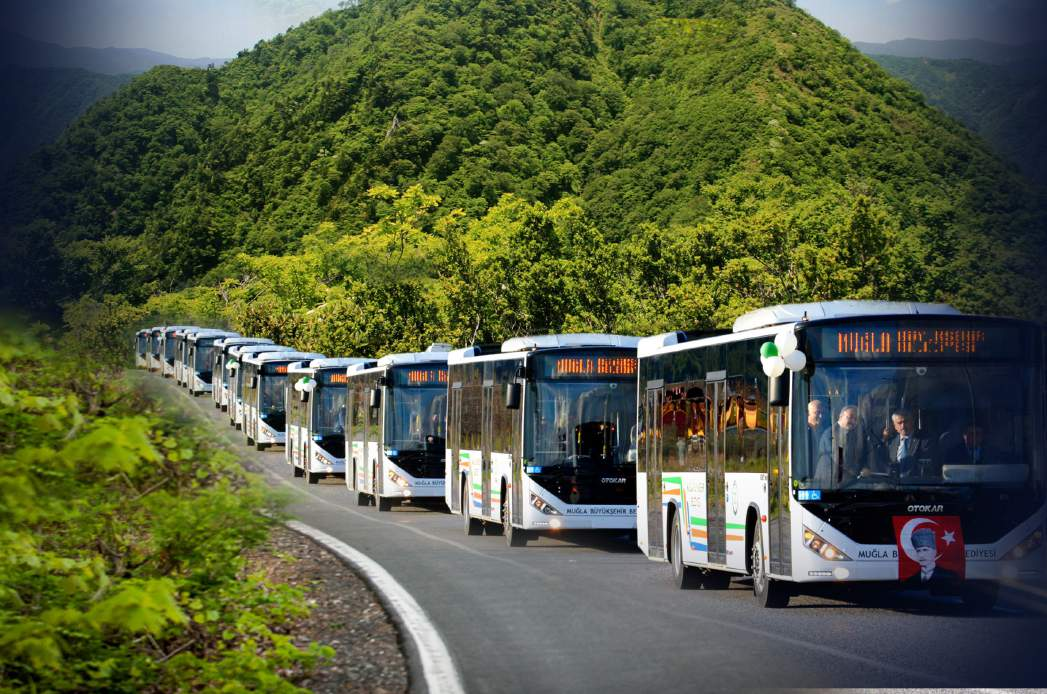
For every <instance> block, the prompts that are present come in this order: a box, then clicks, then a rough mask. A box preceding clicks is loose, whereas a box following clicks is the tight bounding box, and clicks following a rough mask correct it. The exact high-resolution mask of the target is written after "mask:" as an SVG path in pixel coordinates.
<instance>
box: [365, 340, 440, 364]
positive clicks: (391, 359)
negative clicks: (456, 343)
mask: <svg viewBox="0 0 1047 694" xmlns="http://www.w3.org/2000/svg"><path fill="white" fill-rule="evenodd" d="M450 351H451V345H445V344H443V343H441V342H436V343H433V344H431V345H429V347H428V348H427V349H426V350H425V351H424V352H402V353H400V354H387V355H385V356H384V357H382V358H380V359H379V360H378V364H377V366H379V367H386V366H399V365H401V364H432V363H439V364H446V363H447V355H448V354H449V353H450Z"/></svg>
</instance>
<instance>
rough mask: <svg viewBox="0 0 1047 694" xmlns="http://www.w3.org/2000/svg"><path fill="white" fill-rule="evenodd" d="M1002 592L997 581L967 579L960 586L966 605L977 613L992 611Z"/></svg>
mask: <svg viewBox="0 0 1047 694" xmlns="http://www.w3.org/2000/svg"><path fill="white" fill-rule="evenodd" d="M999 594H1000V584H999V583H997V582H996V581H965V582H964V583H963V585H962V586H961V587H960V599H961V600H963V604H964V607H966V608H967V609H968V610H970V611H971V612H974V613H977V614H985V613H987V612H991V611H992V608H993V607H995V606H996V598H997V597H998V596H999Z"/></svg>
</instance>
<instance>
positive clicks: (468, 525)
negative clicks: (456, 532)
mask: <svg viewBox="0 0 1047 694" xmlns="http://www.w3.org/2000/svg"><path fill="white" fill-rule="evenodd" d="M462 518H463V519H465V534H466V535H483V532H484V527H483V524H482V523H481V522H480V521H478V520H476V519H475V518H473V517H472V516H471V515H470V514H469V490H468V489H466V487H465V486H464V485H463V486H462Z"/></svg>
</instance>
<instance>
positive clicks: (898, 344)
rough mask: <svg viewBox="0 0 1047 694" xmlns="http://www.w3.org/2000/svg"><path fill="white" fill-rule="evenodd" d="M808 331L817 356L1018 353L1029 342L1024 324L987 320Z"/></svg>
mask: <svg viewBox="0 0 1047 694" xmlns="http://www.w3.org/2000/svg"><path fill="white" fill-rule="evenodd" d="M808 335H809V338H810V339H809V347H810V351H811V353H812V354H811V356H813V357H814V358H815V359H821V360H835V359H858V360H878V359H884V360H887V359H895V360H897V359H901V360H908V359H919V360H933V359H1017V358H1021V357H1022V356H1023V354H1026V353H1027V352H1028V346H1029V344H1030V333H1029V331H1028V330H1023V329H1021V328H1019V327H1017V326H1014V325H1009V324H1006V323H993V322H990V321H985V322H980V323H972V322H967V323H965V324H963V325H955V324H951V323H941V324H934V323H928V324H925V325H915V326H914V325H913V324H912V322H907V323H906V324H904V325H891V324H889V323H888V324H878V325H854V326H851V325H848V326H839V327H825V328H821V327H815V328H811V329H810V330H809V332H808Z"/></svg>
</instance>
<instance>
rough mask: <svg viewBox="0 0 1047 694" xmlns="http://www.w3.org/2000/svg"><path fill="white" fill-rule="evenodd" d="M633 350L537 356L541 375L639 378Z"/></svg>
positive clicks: (575, 377)
mask: <svg viewBox="0 0 1047 694" xmlns="http://www.w3.org/2000/svg"><path fill="white" fill-rule="evenodd" d="M631 354H635V353H634V352H632V351H631V350H630V351H629V352H624V351H622V352H610V351H609V352H597V353H592V352H585V353H571V354H556V355H552V354H550V355H539V356H536V357H535V359H534V363H535V374H536V376H537V377H538V378H545V379H552V380H559V379H589V378H591V379H595V380H604V379H619V378H628V379H632V378H636V364H637V361H636V357H635V356H628V355H631Z"/></svg>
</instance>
